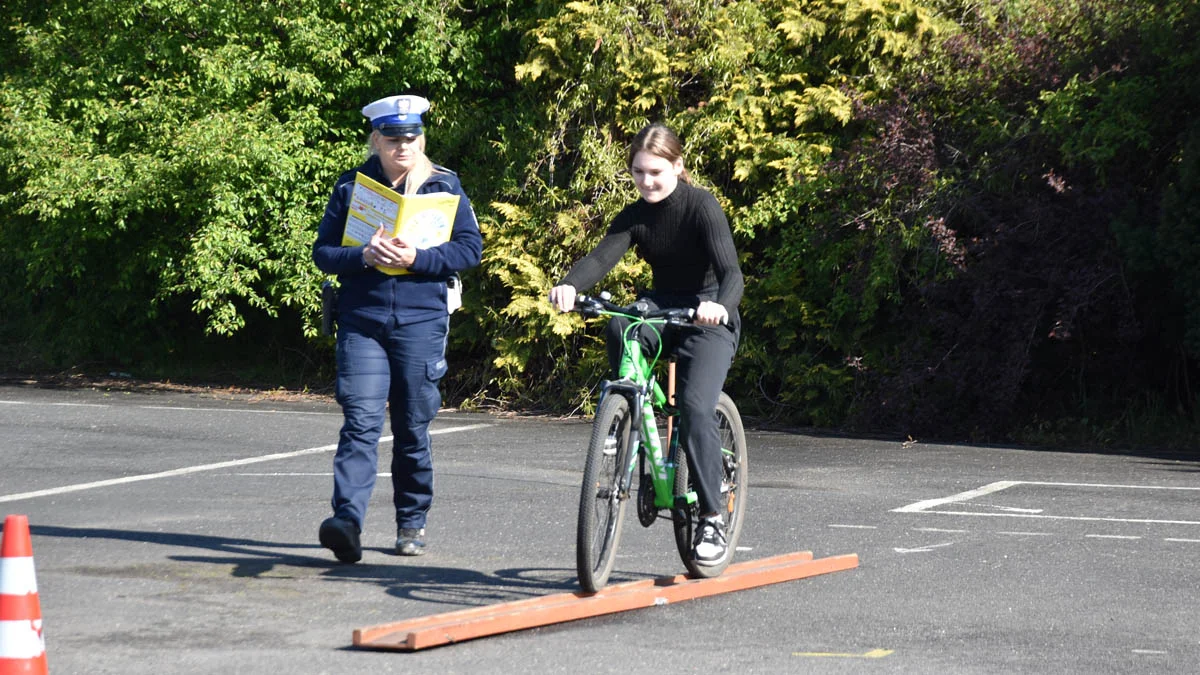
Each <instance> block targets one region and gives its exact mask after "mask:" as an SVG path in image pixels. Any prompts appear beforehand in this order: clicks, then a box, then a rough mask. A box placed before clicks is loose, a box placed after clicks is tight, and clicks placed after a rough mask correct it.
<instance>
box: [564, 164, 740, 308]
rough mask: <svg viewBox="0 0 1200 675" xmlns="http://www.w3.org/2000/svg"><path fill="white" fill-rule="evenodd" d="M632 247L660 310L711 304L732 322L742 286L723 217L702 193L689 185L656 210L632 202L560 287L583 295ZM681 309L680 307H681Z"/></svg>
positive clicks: (653, 206) (713, 201) (641, 202)
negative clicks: (641, 261) (720, 307)
mask: <svg viewBox="0 0 1200 675" xmlns="http://www.w3.org/2000/svg"><path fill="white" fill-rule="evenodd" d="M630 246H636V247H637V251H638V254H639V255H641V256H642V258H644V259H645V260H646V262H648V263H650V269H651V271H652V272H653V273H654V288H653V290H652V293H651V295H652V296H653V297H654V298H655V299H657V300H658V301H659V304H660V306H664V307H665V306H671V305H675V306H679V305H683V306H690V307H695V306H696V305H698V304H699V303H700V301H701V300H712V301H714V302H718V303H720V304H721V305H723V306H724V307H725V309H726V310H727V311H728V312H729V315H730V316H731V317H732V316H734V313H735V311H736V310H737V306H738V303H740V302H741V301H742V289H743V287H744V283H745V282H744V281H743V279H742V270H741V268H740V267H739V266H738V259H737V251H736V250H734V248H733V235H732V233H731V232H730V231H729V221H728V220H726V218H725V212H724V211H722V210H721V205H720V204H718V203H717V199H716V197H713V196H712V194H710V193H709V192H708V191H707V190H704V189H703V188H698V187H695V186H693V185H691V184H689V183H684V182H683V181H680V182H679V185H678V187H676V188H675V190H674V191H672V192H671V194H670V195H668V196H667V198H666V199H664V200H662V201H660V202H658V203H657V204H648V203H647V202H646V201H645V200H643V199H638V200H637V201H636V202H633V203H632V204H630V205H629V206H626V207H625V208H624V209H622V210H621V212H620V213H618V214H617V217H616V218H614V219H613V222H612V224H611V225H609V227H608V233H607V234H605V235H604V238H603V239H601V240H600V243H599V244H597V245H596V248H595V249H593V250H592V252H591V253H589V254H587V255H586V256H585V257H584V258H583V259H581V260H580V261H579V262H577V263H575V266H574V267H572V268H571V271H570V272H568V273H567V276H566V277H564V278H563V280H562V281H561V282H560V284H570V285H571V286H574V287H575V288H576V289H579V290H581V291H583V290H587V289H589V288H591V287H592V286H593V285H595V284H596V283H597V282H598V281H600V280H601V279H603V278H604V275H606V274H608V271H609V270H611V269H612V268H613V266H614V265H616V264H617V262H618V261H619V260H620V259H621V256H623V255H624V254H625V252H626V251H628V250H629V247H630ZM685 303H686V304H685Z"/></svg>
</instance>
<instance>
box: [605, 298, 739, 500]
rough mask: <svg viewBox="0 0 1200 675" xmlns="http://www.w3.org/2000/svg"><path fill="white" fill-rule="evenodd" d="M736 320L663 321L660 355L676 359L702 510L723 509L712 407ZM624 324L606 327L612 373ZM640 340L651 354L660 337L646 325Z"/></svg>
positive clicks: (734, 340) (686, 443) (678, 399)
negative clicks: (686, 323) (719, 323)
mask: <svg viewBox="0 0 1200 675" xmlns="http://www.w3.org/2000/svg"><path fill="white" fill-rule="evenodd" d="M739 323H740V322H738V321H737V317H736V316H735V317H733V318H732V320H731V322H730V325H729V326H679V327H673V326H667V327H665V329H664V332H663V335H662V349H663V355H664V358H665V356H666V355H667V354H673V355H674V356H675V360H676V363H675V404H676V406H677V407H678V408H679V414H680V416H681V418H682V420H681V423H682V426H681V430H682V432H683V437H682V438H681V441H682V443H683V447H684V451H685V452H686V454H687V462H688V471H689V472H690V475H691V476H692V482H693V484H694V485H695V488H696V496H697V497H698V498H699V500H700V513H701V514H702V515H706V514H710V513H724V512H725V505H724V504H723V503H722V502H721V478H722V475H723V469H722V465H721V464H722V463H721V439H720V437H719V436H718V432H717V416H716V409H717V399H718V398H719V397H720V395H721V388H722V387H724V386H725V376H726V375H727V374H728V373H729V366H730V364H731V363H733V354H734V352H736V351H737V345H738V339H739V337H740V335H739V334H740V330H739V328H740V326H739ZM628 326H629V320H628V319H624V318H622V317H613V318H612V319H611V320H609V322H608V326H607V327H606V329H605V337H606V339H607V347H608V363H609V367H610V368H611V369H612V372H613V377H614V378H615V377H616V373H617V371H618V368H619V366H620V364H621V353H622V351H623V348H624V335H625V329H626V327H628ZM640 340H641V343H642V349H643V350H645V351H647V353H650V354H653V353H654V351H655V350H656V349H657V348H658V346H659V336H658V335H657V334H656V333H655V332H654V331H652V330H649V329H648V328H643V329H642V331H641V336H640ZM664 389H665V387H664Z"/></svg>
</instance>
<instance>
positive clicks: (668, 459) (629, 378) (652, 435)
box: [594, 309, 697, 509]
mask: <svg viewBox="0 0 1200 675" xmlns="http://www.w3.org/2000/svg"><path fill="white" fill-rule="evenodd" d="M594 312H595V313H596V314H597V315H602V316H609V317H613V316H621V317H624V318H626V319H628V320H629V322H630V323H629V326H628V327H627V328H626V329H625V334H624V335H623V336H622V338H623V339H622V342H623V344H622V352H621V365H620V368H619V370H618V375H619V376H620V377H621V379H620V380H617V381H616V382H611V381H606V382H605V383H604V384H603V386H602V389H601V396H608V395H610V394H613V393H617V394H619V395H622V396H625V397H626V398H627V399H629V403H630V405H629V408H630V414H631V415H633V414H636V413H635V412H633V411H641V420H640V421H641V424H639V425H634V426H633V428H632V429H631V430H630V437H631V438H630V447H631V448H635V449H636V450H637V451H636V452H632V453H630V457H629V466H627V467H625V473H624V476H623V478H622V479H621V491H622V492H623V493H625V494H628V491H629V488H630V486H631V485H632V484H633V471H634V467H635V466H636V465H637V462H638V459H639V458H640V457H642V456H643V455H644V456H645V457H646V460H647V461H648V462H649V464H650V472H649V473H650V479H651V482H652V484H653V485H654V506H655V508H659V509H669V508H677V507H680V506H685V505H687V504H693V503H695V502H696V499H697V497H696V493H695V492H694V491H689V492H688V493H687V494H685V495H679V496H678V498H679V499H681V500H682V502H683V503H682V504H677V502H676V499H677V497H676V495H675V467H676V465H677V463H678V461H679V460H680V458H679V432H680V430H679V425H675V426H674V428H673V429H672V430H671V433H670V438H668V439H667V452H666V456H665V457H664V455H663V447H662V443H661V442H660V439H659V435H658V424H657V423H656V422H655V419H654V414H655V410H662V411H663V412H664V414H665V415H667V416H674V415H675V414H676V413H675V411H674V410H672V409H671V408H670V407H669V405H668V400H667V394H666V393H665V392H664V391H663V389H662V387H661V386H660V385H659V383H658V380H657V378H656V377H655V375H654V368H655V366H656V365H657V363H658V361H659V358H660V357H661V355H662V339H661V335H662V333H661V331H660V330H659V327H660V326H663V325H666V324H667V323H668V322H669V320H668V319H666V318H648V317H644V316H638V315H636V314H629V313H626V312H619V311H614V310H611V309H596V310H594ZM644 328H649V329H650V330H653V331H655V332H656V333H658V334H659V337H660V339H659V348H658V350H657V351H656V352H655V354H654V356H653V358H647V357H646V355H645V354H644V353H643V352H642V345H641V342H640V341H639V337H640V335H641V331H642V330H643V329H644ZM683 461H687V459H686V458H683Z"/></svg>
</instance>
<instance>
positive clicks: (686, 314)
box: [575, 293, 696, 326]
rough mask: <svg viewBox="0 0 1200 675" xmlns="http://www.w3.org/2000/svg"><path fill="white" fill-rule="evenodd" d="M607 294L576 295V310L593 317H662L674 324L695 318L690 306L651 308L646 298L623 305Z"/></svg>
mask: <svg viewBox="0 0 1200 675" xmlns="http://www.w3.org/2000/svg"><path fill="white" fill-rule="evenodd" d="M606 295H608V293H602V294H601V297H593V296H590V295H577V296H575V311H577V312H579V313H580V314H582V315H584V316H592V317H595V316H600V315H602V314H620V315H622V316H627V317H631V318H637V319H643V320H647V319H649V320H653V319H661V320H663V322H664V323H667V324H669V325H672V326H686V325H690V324H691V323H693V321H694V320H695V316H696V310H694V309H692V308H690V307H667V308H665V309H650V304H649V303H648V302H646V301H645V300H638V301H637V302H635V303H633V304H632V305H628V306H622V305H618V304H616V303H614V302H612V301H610V300H609V299H608V298H606V297H604V296H606Z"/></svg>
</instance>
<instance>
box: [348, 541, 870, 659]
mask: <svg viewBox="0 0 1200 675" xmlns="http://www.w3.org/2000/svg"><path fill="white" fill-rule="evenodd" d="M855 567H858V554H855V553H850V554H847V555H839V556H831V557H828V558H819V559H816V560H814V559H813V555H812V553H810V552H808V551H802V552H798V553H788V554H784V555H779V556H774V557H771V558H763V559H761V560H749V561H746V562H741V563H734V564H732V565H730V566H729V567H728V568H727V569H726V570H725V573H724V574H722V575H721V576H719V577H716V578H715V579H689V578H688V577H687V576H685V575H682V574H681V575H677V576H673V577H661V578H659V579H646V580H643V581H631V582H628V583H623V584H614V585H612V586H608V587H606V588H603V589H601V590H600V591H599V592H597V593H591V594H588V593H582V592H576V593H557V594H554V595H544V596H540V597H537V598H529V599H526V600H517V601H514V602H505V603H501V604H498V605H489V606H486V607H471V608H468V609H462V610H457V611H454V612H445V613H443V614H434V615H431V616H425V617H418V618H415V619H407V620H404V621H396V622H392V623H386V624H381V625H378V626H369V627H366V628H359V629H357V630H355V631H354V645H355V646H356V647H363V648H367V649H396V650H402V651H416V650H418V649H426V648H428V647H437V646H440V645H446V644H452V643H455V642H462V641H464V640H473V639H475V638H480V637H486V636H489V635H498V634H500V633H509V632H512V631H517V630H525V629H527V628H536V627H538V626H546V625H549V624H554V623H563V622H565V621H574V620H576V619H585V618H588V617H593V616H602V615H604V614H614V613H616V612H625V611H628V610H631V609H641V608H643V607H653V606H655V605H664V604H667V603H671V602H682V601H684V600H692V599H694V598H703V597H707V596H710V595H717V594H719V593H731V592H733V591H741V590H745V589H747V588H755V587H758V586H766V585H768V584H777V583H781V582H784V581H794V580H796V579H803V578H805V577H811V576H816V575H818V574H828V573H830V572H839V571H842V570H848V569H853V568H855Z"/></svg>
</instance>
